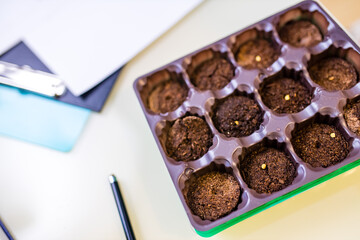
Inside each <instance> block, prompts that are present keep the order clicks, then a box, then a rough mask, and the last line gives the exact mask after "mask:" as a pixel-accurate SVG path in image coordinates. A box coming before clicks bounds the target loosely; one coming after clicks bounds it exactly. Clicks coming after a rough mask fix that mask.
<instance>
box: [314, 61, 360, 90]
mask: <svg viewBox="0 0 360 240" xmlns="http://www.w3.org/2000/svg"><path fill="white" fill-rule="evenodd" d="M309 74H310V77H311V79H312V80H313V81H314V82H316V83H317V84H319V85H320V86H322V87H324V88H325V89H326V90H329V91H335V90H345V89H349V88H352V87H353V86H354V85H355V84H356V83H357V81H358V79H357V73H356V70H355V68H354V66H353V65H352V64H350V63H349V62H347V61H345V60H343V59H341V58H334V57H332V58H325V59H323V60H320V61H319V62H317V63H316V64H315V65H313V66H311V67H310V69H309Z"/></svg>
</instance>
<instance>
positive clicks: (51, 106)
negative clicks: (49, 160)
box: [0, 86, 91, 152]
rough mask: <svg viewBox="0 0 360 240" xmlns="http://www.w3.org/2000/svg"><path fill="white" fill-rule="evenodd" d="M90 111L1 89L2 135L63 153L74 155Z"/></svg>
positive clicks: (0, 115)
mask: <svg viewBox="0 0 360 240" xmlns="http://www.w3.org/2000/svg"><path fill="white" fill-rule="evenodd" d="M90 112H91V111H90V110H88V109H85V108H80V107H76V106H73V105H70V104H66V103H63V102H59V101H56V100H53V99H51V98H47V97H43V96H39V95H37V94H33V93H29V92H25V91H22V90H19V89H16V88H12V87H7V86H0V134H1V135H6V136H9V137H14V138H17V139H21V140H25V141H28V142H31V143H35V144H39V145H43V146H46V147H49V148H53V149H56V150H59V151H63V152H68V151H70V150H71V149H72V148H73V146H74V144H75V143H76V140H77V139H78V137H79V136H80V134H81V132H82V130H83V128H84V126H85V124H86V122H87V120H88V117H89V115H90Z"/></svg>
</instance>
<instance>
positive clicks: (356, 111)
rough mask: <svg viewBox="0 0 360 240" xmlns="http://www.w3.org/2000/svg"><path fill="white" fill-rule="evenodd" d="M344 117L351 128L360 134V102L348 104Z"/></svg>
mask: <svg viewBox="0 0 360 240" xmlns="http://www.w3.org/2000/svg"><path fill="white" fill-rule="evenodd" d="M344 118H345V121H346V124H347V126H348V127H349V129H350V130H351V131H352V132H354V133H356V134H357V135H360V102H359V101H358V102H356V103H351V104H348V105H346V107H345V109H344Z"/></svg>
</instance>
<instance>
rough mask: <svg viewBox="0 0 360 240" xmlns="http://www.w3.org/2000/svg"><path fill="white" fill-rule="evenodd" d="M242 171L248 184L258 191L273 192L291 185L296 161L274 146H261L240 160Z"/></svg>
mask: <svg viewBox="0 0 360 240" xmlns="http://www.w3.org/2000/svg"><path fill="white" fill-rule="evenodd" d="M240 172H241V175H242V177H243V179H244V181H245V182H246V183H247V185H248V186H249V187H250V188H252V189H254V190H255V191H256V192H258V193H272V192H276V191H279V190H281V189H283V188H285V187H286V186H289V185H290V184H291V183H292V182H293V180H294V179H295V177H296V175H297V173H296V167H295V163H294V162H293V161H292V160H291V159H290V158H289V157H288V156H287V155H286V154H285V153H284V152H281V151H279V150H277V149H274V148H261V149H259V150H257V151H255V152H253V153H251V154H250V155H249V156H247V157H245V159H244V160H243V161H240Z"/></svg>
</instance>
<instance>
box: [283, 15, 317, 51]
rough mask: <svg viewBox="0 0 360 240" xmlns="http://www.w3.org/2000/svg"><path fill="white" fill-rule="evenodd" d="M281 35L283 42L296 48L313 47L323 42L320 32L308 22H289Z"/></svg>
mask: <svg viewBox="0 0 360 240" xmlns="http://www.w3.org/2000/svg"><path fill="white" fill-rule="evenodd" d="M279 35H280V38H281V40H283V41H284V42H287V43H289V44H290V45H292V46H294V47H312V46H315V45H316V44H318V43H319V42H321V41H322V34H321V32H320V30H319V29H318V28H317V27H316V26H315V25H314V24H312V23H311V22H310V21H308V20H299V21H291V22H288V23H287V24H286V25H285V26H284V27H282V28H281V29H280V31H279Z"/></svg>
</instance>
